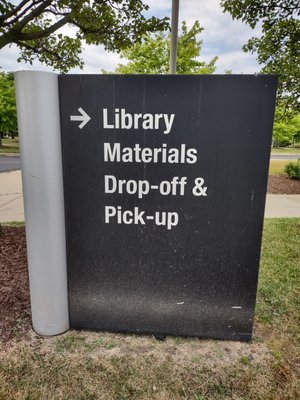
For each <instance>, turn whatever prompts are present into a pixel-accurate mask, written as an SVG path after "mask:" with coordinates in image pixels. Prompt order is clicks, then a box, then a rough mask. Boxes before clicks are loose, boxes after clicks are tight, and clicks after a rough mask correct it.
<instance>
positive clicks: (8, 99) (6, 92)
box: [0, 72, 18, 147]
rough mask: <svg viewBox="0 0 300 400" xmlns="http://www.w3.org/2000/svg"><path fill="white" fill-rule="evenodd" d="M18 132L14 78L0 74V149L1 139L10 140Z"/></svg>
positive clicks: (6, 74)
mask: <svg viewBox="0 0 300 400" xmlns="http://www.w3.org/2000/svg"><path fill="white" fill-rule="evenodd" d="M17 131H18V124H17V110H16V97H15V86H14V76H13V74H11V73H5V72H0V147H2V140H1V139H2V137H3V136H4V135H7V134H9V135H10V136H11V137H12V138H13V137H14V135H15V134H16V133H17Z"/></svg>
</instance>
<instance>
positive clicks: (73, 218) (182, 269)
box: [59, 75, 276, 340]
mask: <svg viewBox="0 0 300 400" xmlns="http://www.w3.org/2000/svg"><path fill="white" fill-rule="evenodd" d="M59 88H60V109H61V131H62V146H63V168H64V190H65V211H66V235H67V264H68V282H69V307H70V324H71V326H72V327H74V328H91V329H100V330H108V331H124V332H150V333H155V334H173V335H190V336H193V335H196V336H204V337H212V338H224V339H238V340H249V339H250V338H251V332H252V324H253V315H254V307H255V297H256V286H257V276H258V265H259V257H260V246H261V235H262V224H263V215H264V205H265V194H266V184H267V176H268V163H269V155H270V147H271V133H272V123H273V113H274V103H275V91H276V78H275V77H273V76H245V75H244V76H243V75H240V76H229V75H228V76H217V75H216V76H122V75H102V76H101V75H99V76H98V75H97V76H96V75H61V76H60V77H59Z"/></svg>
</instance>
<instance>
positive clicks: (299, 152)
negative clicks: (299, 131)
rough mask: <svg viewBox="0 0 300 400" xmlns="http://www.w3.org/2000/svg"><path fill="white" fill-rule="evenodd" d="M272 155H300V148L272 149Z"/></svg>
mask: <svg viewBox="0 0 300 400" xmlns="http://www.w3.org/2000/svg"><path fill="white" fill-rule="evenodd" d="M271 153H273V154H276V153H295V154H300V147H279V148H272V150H271Z"/></svg>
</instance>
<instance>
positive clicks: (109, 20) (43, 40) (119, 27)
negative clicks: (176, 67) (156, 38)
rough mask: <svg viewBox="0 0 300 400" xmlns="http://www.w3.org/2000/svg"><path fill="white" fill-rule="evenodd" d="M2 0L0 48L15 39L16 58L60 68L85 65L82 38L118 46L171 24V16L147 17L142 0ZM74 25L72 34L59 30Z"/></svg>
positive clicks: (108, 48) (124, 46)
mask: <svg viewBox="0 0 300 400" xmlns="http://www.w3.org/2000/svg"><path fill="white" fill-rule="evenodd" d="M14 3H15V2H10V1H6V0H4V1H1V2H0V49H1V48H3V47H5V46H7V45H11V44H13V43H14V44H16V45H17V46H18V47H19V49H20V51H21V56H20V58H19V59H18V61H21V60H23V61H25V62H29V63H32V62H33V60H34V59H38V60H39V61H40V62H42V63H45V64H47V65H49V66H52V67H53V68H55V69H57V70H60V71H61V72H67V71H68V70H70V69H71V68H73V67H75V66H80V67H82V66H83V62H82V60H81V58H80V53H81V52H82V41H83V40H85V42H86V43H87V44H95V45H104V46H105V49H106V50H109V51H120V50H122V49H124V48H126V47H128V46H130V45H132V44H134V43H136V42H137V41H139V40H140V37H141V36H142V35H145V34H149V33H150V32H155V31H162V30H165V29H166V28H167V27H168V18H163V19H158V18H155V17H151V18H148V19H147V18H145V17H144V16H143V14H142V13H143V11H144V10H147V9H148V8H149V7H148V6H147V5H145V4H144V3H143V2H142V0H75V1H71V0H22V1H19V3H18V4H17V5H16V4H14ZM63 26H67V27H72V28H74V29H73V35H72V34H71V33H70V34H68V33H65V32H62V31H61V30H60V28H62V27H63Z"/></svg>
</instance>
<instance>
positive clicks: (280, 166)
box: [269, 160, 291, 175]
mask: <svg viewBox="0 0 300 400" xmlns="http://www.w3.org/2000/svg"><path fill="white" fill-rule="evenodd" d="M289 162H291V160H270V167H269V175H274V174H284V167H285V165H287V164H288V163H289Z"/></svg>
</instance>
